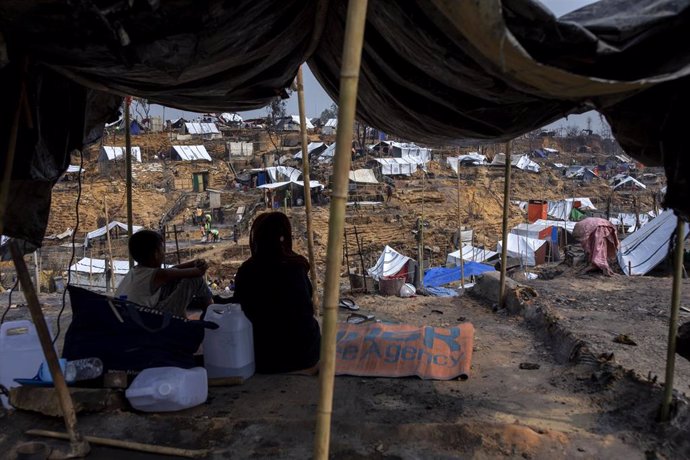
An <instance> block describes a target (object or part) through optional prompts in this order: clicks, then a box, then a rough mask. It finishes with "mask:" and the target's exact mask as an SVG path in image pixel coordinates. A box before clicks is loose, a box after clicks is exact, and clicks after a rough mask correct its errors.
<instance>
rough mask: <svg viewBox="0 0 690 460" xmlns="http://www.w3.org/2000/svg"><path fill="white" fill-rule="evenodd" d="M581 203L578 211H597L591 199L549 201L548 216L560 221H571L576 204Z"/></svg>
mask: <svg viewBox="0 0 690 460" xmlns="http://www.w3.org/2000/svg"><path fill="white" fill-rule="evenodd" d="M576 202H579V203H580V207H579V208H578V209H580V210H582V211H584V210H592V211H594V210H596V209H597V208H595V207H594V203H592V200H590V199H589V198H566V199H565V200H560V201H549V202H548V209H547V211H546V214H547V215H549V216H550V217H553V218H554V219H558V220H570V213H571V212H572V210H573V206H575V203H576Z"/></svg>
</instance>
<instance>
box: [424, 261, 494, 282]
mask: <svg viewBox="0 0 690 460" xmlns="http://www.w3.org/2000/svg"><path fill="white" fill-rule="evenodd" d="M493 271H496V269H495V268H494V267H493V266H491V265H486V264H480V263H479V262H465V263H464V264H463V269H462V270H461V269H460V267H455V268H445V267H434V268H430V269H428V270H426V271H425V272H424V287H438V286H443V285H445V284H449V283H452V282H454V281H459V280H460V277H461V272H462V275H464V278H469V277H470V276H478V275H481V274H482V273H486V272H493Z"/></svg>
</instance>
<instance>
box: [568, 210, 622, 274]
mask: <svg viewBox="0 0 690 460" xmlns="http://www.w3.org/2000/svg"><path fill="white" fill-rule="evenodd" d="M573 236H574V237H575V238H576V239H577V240H578V241H579V242H580V245H581V246H582V249H584V250H585V254H587V258H588V259H589V263H590V264H591V265H592V266H593V267H596V268H599V269H600V270H601V271H602V272H604V274H606V275H611V274H612V273H613V272H612V271H611V269H610V268H609V264H608V260H609V259H611V258H613V257H614V256H615V254H616V251H617V250H618V236H617V235H616V229H615V228H614V227H613V225H611V222H609V221H608V220H606V219H601V218H598V217H588V218H586V219H583V220H581V221H580V222H578V223H577V224H576V225H575V230H573Z"/></svg>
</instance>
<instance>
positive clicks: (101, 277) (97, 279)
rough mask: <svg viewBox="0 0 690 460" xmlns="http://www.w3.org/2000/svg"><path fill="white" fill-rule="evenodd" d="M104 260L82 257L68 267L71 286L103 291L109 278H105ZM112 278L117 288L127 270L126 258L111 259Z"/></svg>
mask: <svg viewBox="0 0 690 460" xmlns="http://www.w3.org/2000/svg"><path fill="white" fill-rule="evenodd" d="M105 267H106V262H105V260H104V259H92V258H90V257H84V258H82V259H80V260H79V261H78V262H77V263H75V264H74V265H72V266H71V267H69V271H70V284H71V285H73V286H78V287H82V288H85V289H90V290H93V291H100V292H105V290H106V287H107V286H108V285H109V283H110V280H106V276H107V274H106V269H105ZM112 267H113V278H114V281H115V285H114V286H113V287H112V288H113V289H114V288H117V286H119V285H120V282H121V281H122V278H124V277H125V275H126V274H127V273H128V272H129V261H128V260H117V259H113V261H112Z"/></svg>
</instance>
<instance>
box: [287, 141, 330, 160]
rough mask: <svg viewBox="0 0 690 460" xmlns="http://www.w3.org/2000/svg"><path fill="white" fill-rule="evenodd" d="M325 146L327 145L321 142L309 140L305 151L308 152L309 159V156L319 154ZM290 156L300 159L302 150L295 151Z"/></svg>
mask: <svg viewBox="0 0 690 460" xmlns="http://www.w3.org/2000/svg"><path fill="white" fill-rule="evenodd" d="M327 148H328V146H327V145H326V144H325V143H323V142H310V143H309V145H307V152H308V153H309V158H310V159H311V157H313V156H315V155H318V154H320V153H321V152H323V151H324V150H326V149H327ZM292 158H294V159H295V160H301V159H302V150H300V151H299V152H297V153H295V154H294V155H293V157H292Z"/></svg>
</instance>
